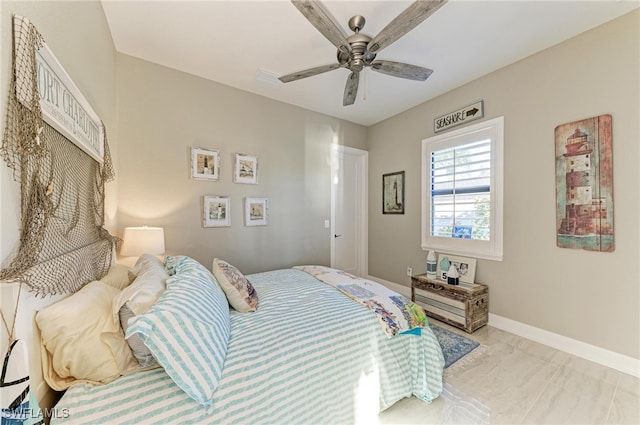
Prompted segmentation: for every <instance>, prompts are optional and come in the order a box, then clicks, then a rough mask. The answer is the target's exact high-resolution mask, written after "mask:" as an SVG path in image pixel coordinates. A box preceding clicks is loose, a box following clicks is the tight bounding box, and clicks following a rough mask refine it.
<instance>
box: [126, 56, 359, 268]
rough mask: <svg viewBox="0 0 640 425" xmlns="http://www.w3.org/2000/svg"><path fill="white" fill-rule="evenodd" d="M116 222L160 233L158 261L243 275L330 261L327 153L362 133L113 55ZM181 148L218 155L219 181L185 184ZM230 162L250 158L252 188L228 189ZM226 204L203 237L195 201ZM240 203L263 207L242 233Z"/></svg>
mask: <svg viewBox="0 0 640 425" xmlns="http://www.w3.org/2000/svg"><path fill="white" fill-rule="evenodd" d="M118 98H119V107H118V117H119V123H120V127H119V130H120V131H119V134H118V139H119V140H120V157H119V161H120V169H121V171H120V176H119V199H118V219H119V224H120V234H122V230H123V228H124V227H125V226H139V225H154V226H161V227H164V228H165V238H166V246H167V253H176V254H182V255H189V256H191V257H193V258H195V259H196V260H198V261H200V262H202V263H203V264H204V265H206V266H207V267H211V261H212V260H213V258H214V257H219V258H222V259H225V260H226V261H229V262H231V263H232V264H234V265H236V266H237V267H238V268H240V270H242V271H243V272H245V273H252V272H258V271H265V270H268V269H274V268H280V267H289V266H292V265H294V264H304V263H318V264H328V263H329V262H330V245H329V244H330V233H329V232H330V229H325V228H324V221H325V220H328V219H330V217H331V209H330V207H331V203H330V201H331V199H330V195H331V192H330V164H329V147H330V145H331V144H332V143H338V144H341V145H347V146H351V147H356V148H365V147H366V141H365V136H366V129H365V128H364V127H362V126H359V125H355V124H351V123H348V122H345V121H341V120H338V119H335V118H331V117H328V116H325V115H321V114H318V113H314V112H309V111H305V110H302V109H300V108H297V107H294V106H290V105H286V104H283V103H280V102H275V101H273V100H269V99H267V98H264V97H261V96H257V95H254V94H251V93H247V92H244V91H240V90H237V89H234V88H231V87H228V86H224V85H221V84H218V83H213V82H211V81H207V80H204V79H201V78H198V77H194V76H192V75H189V74H185V73H182V72H179V71H175V70H172V69H168V68H165V67H162V66H158V65H156V64H152V63H149V62H146V61H143V60H139V59H135V58H133V57H130V56H126V55H119V56H118ZM190 146H197V147H202V148H207V149H212V150H219V151H220V156H221V178H220V181H219V182H212V181H199V180H193V179H191V178H190V156H189V155H190ZM234 153H244V154H252V155H256V156H257V157H258V184H257V185H246V184H236V183H233V181H232V175H233V174H232V173H233V163H232V158H233V154H234ZM206 194H207V195H221V196H230V197H231V227H225V228H203V226H202V217H203V212H202V209H203V207H202V203H203V196H204V195H206ZM245 197H265V198H268V200H269V217H268V225H267V226H266V227H262V226H261V227H246V226H245V225H244V215H243V214H244V206H243V199H244V198H245Z"/></svg>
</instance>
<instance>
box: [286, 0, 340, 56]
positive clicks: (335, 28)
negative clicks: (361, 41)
mask: <svg viewBox="0 0 640 425" xmlns="http://www.w3.org/2000/svg"><path fill="white" fill-rule="evenodd" d="M291 3H293V5H294V6H295V7H296V8H297V9H298V10H299V11H300V12H301V13H302V14H303V15H304V17H305V18H307V20H308V21H309V22H311V25H313V26H314V27H316V29H317V30H318V31H320V32H321V33H322V35H324V36H325V37H326V38H327V40H329V41H330V42H331V43H332V44H333V45H334V46H336V47H337V48H338V49H341V50H343V51H345V52H347V53H348V52H350V51H351V46H350V45H349V42H348V41H347V33H346V32H345V31H344V29H342V27H341V26H340V25H339V24H338V23H337V22H336V20H335V19H334V18H333V16H331V14H330V13H329V11H327V10H326V9H325V8H324V7H323V6H322V4H320V2H317V1H315V0H291Z"/></svg>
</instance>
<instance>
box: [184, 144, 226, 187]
mask: <svg viewBox="0 0 640 425" xmlns="http://www.w3.org/2000/svg"><path fill="white" fill-rule="evenodd" d="M191 177H192V178H194V179H198V180H213V181H218V180H220V152H219V151H212V150H209V149H203V148H195V147H192V148H191Z"/></svg>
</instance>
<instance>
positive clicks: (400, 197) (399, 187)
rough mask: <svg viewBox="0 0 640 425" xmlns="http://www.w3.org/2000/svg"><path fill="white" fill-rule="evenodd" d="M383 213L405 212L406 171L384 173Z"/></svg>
mask: <svg viewBox="0 0 640 425" xmlns="http://www.w3.org/2000/svg"><path fill="white" fill-rule="evenodd" d="M382 214H404V171H398V172H395V173H389V174H383V175H382Z"/></svg>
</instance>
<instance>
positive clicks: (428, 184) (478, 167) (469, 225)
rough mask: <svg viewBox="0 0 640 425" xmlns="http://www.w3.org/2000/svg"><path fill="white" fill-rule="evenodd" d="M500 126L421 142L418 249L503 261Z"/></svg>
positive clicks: (484, 125)
mask: <svg viewBox="0 0 640 425" xmlns="http://www.w3.org/2000/svg"><path fill="white" fill-rule="evenodd" d="M503 123H504V118H503V117H499V118H495V119H492V120H487V121H484V122H481V123H479V124H474V125H470V126H468V127H464V128H462V129H459V130H454V131H451V132H448V133H446V134H442V135H438V136H434V137H430V138H429V139H425V140H423V141H422V249H424V250H428V249H434V250H436V251H444V252H447V253H451V254H458V255H466V256H471V257H478V258H485V259H490V260H502V169H503V161H502V151H503Z"/></svg>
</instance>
